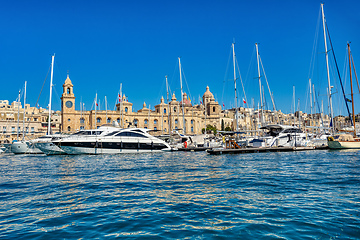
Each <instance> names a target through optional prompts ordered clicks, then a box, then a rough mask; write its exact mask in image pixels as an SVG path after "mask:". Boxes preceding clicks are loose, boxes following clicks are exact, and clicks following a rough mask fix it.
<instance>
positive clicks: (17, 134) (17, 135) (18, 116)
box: [16, 90, 20, 141]
mask: <svg viewBox="0 0 360 240" xmlns="http://www.w3.org/2000/svg"><path fill="white" fill-rule="evenodd" d="M17 100H18V104H17V107H18V115H17V131H16V140H17V141H19V124H20V123H19V122H20V90H19V96H18V99H17Z"/></svg>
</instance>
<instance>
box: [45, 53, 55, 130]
mask: <svg viewBox="0 0 360 240" xmlns="http://www.w3.org/2000/svg"><path fill="white" fill-rule="evenodd" d="M54 58H55V53H54V55H52V56H51V73H50V94H49V117H48V130H47V135H50V134H51V99H52V87H53V77H54Z"/></svg>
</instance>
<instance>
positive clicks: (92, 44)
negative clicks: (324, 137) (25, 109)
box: [0, 0, 360, 114]
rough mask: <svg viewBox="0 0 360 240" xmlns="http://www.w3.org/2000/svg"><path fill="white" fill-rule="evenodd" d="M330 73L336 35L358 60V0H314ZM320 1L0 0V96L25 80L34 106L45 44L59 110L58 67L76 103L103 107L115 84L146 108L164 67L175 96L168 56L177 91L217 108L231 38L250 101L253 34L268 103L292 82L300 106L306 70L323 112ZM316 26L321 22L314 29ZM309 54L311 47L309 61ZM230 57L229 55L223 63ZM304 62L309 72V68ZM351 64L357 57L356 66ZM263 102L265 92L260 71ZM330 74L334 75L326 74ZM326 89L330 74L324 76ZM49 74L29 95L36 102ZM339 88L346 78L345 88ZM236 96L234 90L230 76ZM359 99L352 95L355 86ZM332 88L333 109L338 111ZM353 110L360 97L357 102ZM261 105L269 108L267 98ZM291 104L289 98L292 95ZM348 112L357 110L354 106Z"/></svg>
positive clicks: (339, 46)
mask: <svg viewBox="0 0 360 240" xmlns="http://www.w3.org/2000/svg"><path fill="white" fill-rule="evenodd" d="M324 3H325V5H324V9H325V16H326V19H327V23H328V26H329V30H330V34H331V37H332V42H333V45H334V50H335V53H336V56H337V61H338V64H339V68H340V72H341V73H343V69H344V62H345V56H346V43H347V41H351V43H352V45H351V47H352V52H353V55H354V61H355V65H356V64H357V65H359V64H360V47H359V45H360V41H359V40H360V38H359V31H358V30H359V27H360V17H359V14H358V10H359V9H360V2H359V1H356V0H353V1H349V0H344V1H336V0H330V1H324ZM319 12H320V2H318V1H313V0H305V1H303V0H301V1H300V0H299V1H295V0H294V1H292V0H287V1H280V0H273V1H269V0H267V1H266V0H263V1H226V0H225V1H224V0H219V1H66V0H64V1H54V0H48V1H2V7H1V9H0V19H1V22H2V24H1V27H0V31H1V32H0V69H1V83H3V87H2V88H1V89H0V99H7V100H9V101H10V102H12V101H14V100H15V99H16V97H17V94H18V90H19V89H21V88H22V87H23V85H24V81H27V82H28V89H27V91H28V93H27V96H28V98H27V102H28V103H30V104H31V105H34V104H35V102H36V100H37V98H38V97H39V94H40V91H41V87H42V84H43V82H44V80H45V77H46V74H47V72H48V69H49V66H50V61H51V54H52V53H55V54H56V57H55V69H54V85H55V87H54V89H55V93H54V95H53V96H54V98H53V106H54V108H55V109H58V110H59V109H60V96H61V93H62V84H63V83H64V81H65V79H66V74H67V71H69V74H70V78H71V80H72V82H73V84H74V92H75V95H76V108H77V109H79V102H80V101H82V102H84V103H85V108H86V110H90V109H91V108H93V101H94V98H95V94H96V93H97V94H98V99H100V105H101V108H102V109H105V106H104V104H103V103H104V98H105V96H106V97H107V100H108V109H113V108H114V104H115V102H116V99H117V93H118V91H119V88H120V83H122V87H123V92H124V93H125V94H126V96H128V99H129V101H130V102H132V103H134V109H135V110H138V109H140V108H142V104H143V102H146V104H150V105H151V108H153V106H154V105H156V104H158V103H159V102H160V98H161V96H164V98H166V89H165V75H168V80H169V83H170V88H171V91H172V93H173V92H175V94H176V97H177V98H178V99H179V98H180V81H179V70H178V65H177V64H178V57H181V63H182V67H183V72H184V74H185V77H184V92H186V93H188V94H189V93H190V95H191V97H192V101H193V102H195V103H197V102H198V98H199V96H202V95H203V93H204V92H205V90H206V86H207V85H208V86H209V87H210V91H212V92H213V94H214V95H215V98H216V100H217V101H218V102H219V103H220V104H221V105H222V103H224V104H225V107H226V108H229V107H232V106H234V105H235V104H234V84H233V74H232V72H233V70H232V65H231V63H232V62H231V59H229V58H230V57H231V56H230V52H231V44H232V42H233V41H234V39H235V42H236V44H235V51H236V57H237V61H238V65H239V69H240V72H241V77H242V80H243V82H244V88H245V93H246V95H247V99H248V103H251V102H252V101H251V99H254V100H253V102H254V104H255V105H257V103H258V102H259V85H258V79H257V78H256V77H257V68H256V56H255V54H254V53H255V51H254V50H255V43H256V42H257V43H259V50H260V56H261V59H262V62H263V66H264V68H265V73H266V76H267V79H268V81H269V85H270V88H271V91H272V92H273V95H274V99H275V103H276V107H277V109H281V110H282V111H283V112H290V111H291V110H292V98H293V86H295V89H296V101H298V99H300V108H301V110H302V111H307V112H309V111H310V110H309V107H307V108H305V107H306V106H309V103H308V100H307V98H306V96H307V88H308V78H309V76H310V75H312V76H311V78H312V79H313V83H314V85H315V88H316V90H317V91H318V99H319V100H320V99H323V102H324V110H325V112H327V100H326V96H325V95H326V86H327V79H326V71H325V68H324V59H325V58H324V54H323V52H324V44H323V38H322V35H321V34H322V32H319V37H318V38H317V39H318V40H317V42H316V43H317V44H316V45H317V51H316V52H315V53H313V46H314V41H315V40H314V39H315V36H316V34H315V33H316V28H317V24H318V19H319ZM320 30H322V29H320ZM312 55H315V56H316V61H315V63H314V65H312V64H311V59H312ZM229 60H230V62H229ZM310 66H314V74H309V72H310V70H309V69H310ZM359 66H360V65H359ZM262 81H263V85H264V88H265V91H266V96H265V97H266V99H267V102H268V103H270V98H269V94H268V90H267V87H266V83H265V81H264V78H262ZM332 81H338V80H334V79H332ZM332 85H334V89H335V90H334V91H335V92H336V91H337V90H339V89H338V88H337V85H338V83H336V82H334V83H332ZM48 86H49V81H47V82H46V83H45V87H44V90H43V91H42V94H41V96H40V100H39V104H40V106H42V107H46V105H47V102H48V95H49V93H48V92H49V91H48ZM347 89H349V87H348V88H347ZM238 90H239V102H241V99H242V98H243V93H242V92H243V90H242V88H241V84H240V82H239V81H238ZM355 97H357V98H359V95H358V94H357V95H355ZM338 98H339V93H337V94H335V95H334V109H335V114H340V113H342V114H344V107H343V106H341V105H342V103H341V104H339V103H338ZM358 106H359V107H358V108H357V109H360V101H359V104H358ZM269 108H270V109H272V108H271V107H270V105H269ZM296 108H297V103H296ZM357 112H358V110H357Z"/></svg>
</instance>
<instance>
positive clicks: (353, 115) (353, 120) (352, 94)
mask: <svg viewBox="0 0 360 240" xmlns="http://www.w3.org/2000/svg"><path fill="white" fill-rule="evenodd" d="M347 47H348V53H349V72H350V86H351V103H352V122H353V125H354V137H356V127H355V113H354V112H355V111H354V93H353V83H352V72H351V52H350V43H348V44H347Z"/></svg>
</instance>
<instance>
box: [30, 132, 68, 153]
mask: <svg viewBox="0 0 360 240" xmlns="http://www.w3.org/2000/svg"><path fill="white" fill-rule="evenodd" d="M67 136H69V135H63V134H52V135H45V136H41V137H39V138H37V139H35V140H33V141H32V142H33V144H34V145H35V147H36V148H38V149H40V150H41V151H42V152H43V153H45V154H46V155H62V154H66V152H65V151H64V150H62V149H61V148H60V147H58V146H57V145H56V144H55V143H53V141H55V140H59V139H62V138H64V137H67Z"/></svg>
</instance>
